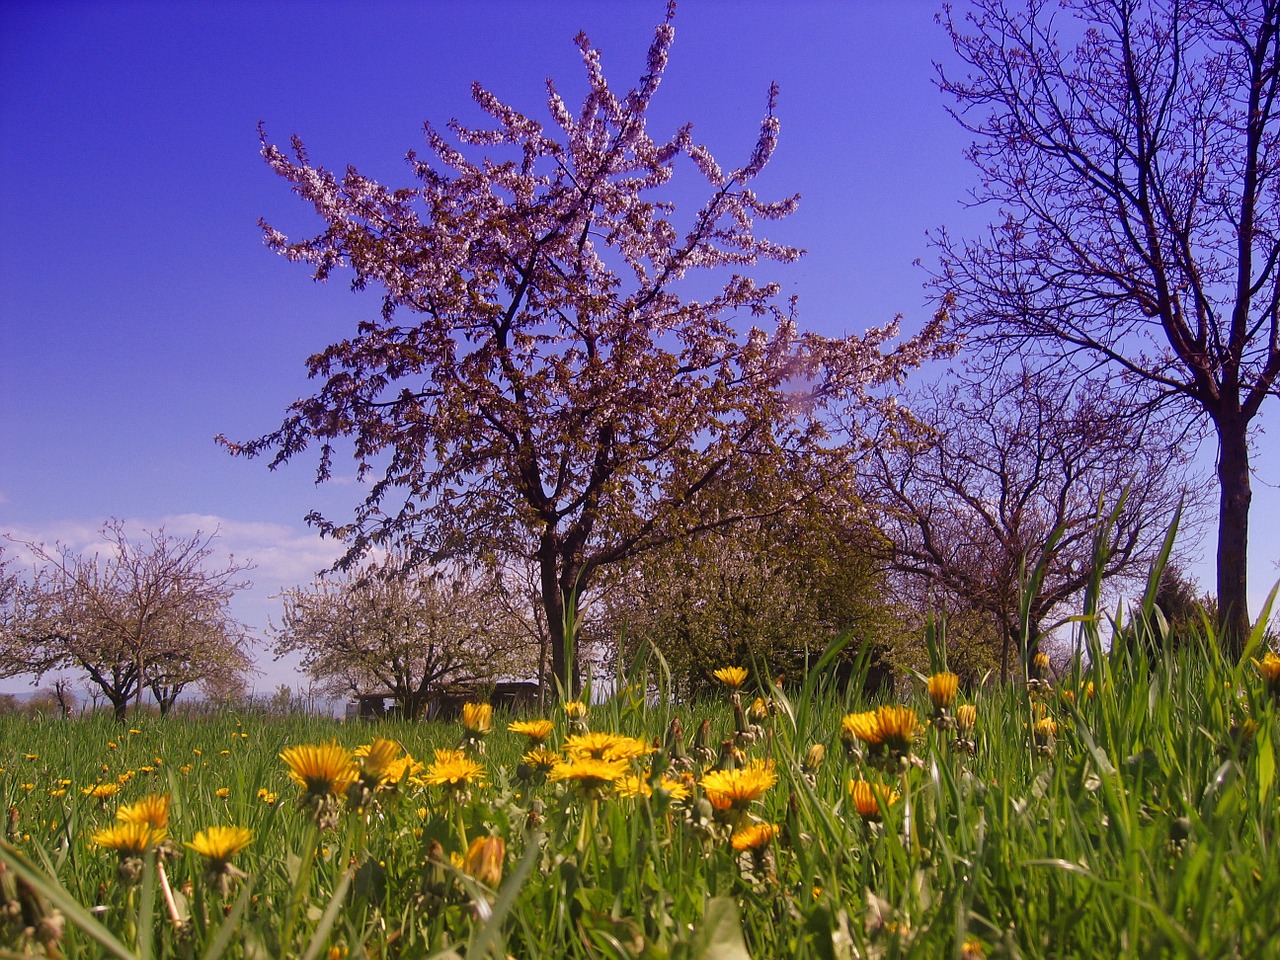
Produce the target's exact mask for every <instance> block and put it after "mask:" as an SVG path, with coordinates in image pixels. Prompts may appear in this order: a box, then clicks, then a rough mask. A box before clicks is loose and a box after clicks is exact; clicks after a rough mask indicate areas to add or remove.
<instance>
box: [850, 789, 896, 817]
mask: <svg viewBox="0 0 1280 960" xmlns="http://www.w3.org/2000/svg"><path fill="white" fill-rule="evenodd" d="M849 796H850V798H851V799H852V800H853V807H854V809H855V810H857V811H858V816H860V817H862V819H863V820H867V821H869V822H872V823H874V822H877V821H879V819H880V817H881V812H882V811H883V810H887V809H889V807H891V806H893V805H894V804H895V803H897V802H898V794H897V793H895V792H894V791H893V789H892V788H890V787H887V786H885V785H884V784H882V783H867V781H865V780H850V781H849Z"/></svg>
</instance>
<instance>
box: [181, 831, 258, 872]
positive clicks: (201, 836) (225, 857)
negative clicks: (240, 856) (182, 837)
mask: <svg viewBox="0 0 1280 960" xmlns="http://www.w3.org/2000/svg"><path fill="white" fill-rule="evenodd" d="M251 843H253V831H252V830H250V829H248V828H247V827H208V828H206V829H204V830H201V831H199V832H198V833H197V834H196V835H195V836H194V837H192V838H191V840H190V842H188V843H185V844H183V846H186V847H190V848H191V849H192V850H194V851H195V852H196V853H198V854H200V856H202V857H204V858H205V859H206V860H209V861H211V863H213V864H215V865H221V864H225V863H227V862H228V861H229V860H230V859H231V858H232V857H234V856H235V855H236V854H237V853H239V852H240V851H241V850H243V849H244V848H245V847H247V846H249V844H251Z"/></svg>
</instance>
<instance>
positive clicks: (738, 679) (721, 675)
mask: <svg viewBox="0 0 1280 960" xmlns="http://www.w3.org/2000/svg"><path fill="white" fill-rule="evenodd" d="M711 675H712V676H713V677H715V678H716V679H717V680H719V681H720V682H721V683H723V684H724V685H725V686H726V687H728V688H729V689H730V690H737V689H738V688H739V687H741V686H742V685H743V684H744V683H746V682H747V668H746V667H721V668H720V669H719V670H714V671H712V673H711Z"/></svg>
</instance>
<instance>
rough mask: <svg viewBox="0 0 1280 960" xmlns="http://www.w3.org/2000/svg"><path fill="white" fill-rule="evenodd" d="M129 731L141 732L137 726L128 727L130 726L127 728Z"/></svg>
mask: <svg viewBox="0 0 1280 960" xmlns="http://www.w3.org/2000/svg"><path fill="white" fill-rule="evenodd" d="M129 732H130V733H141V732H142V731H141V730H139V729H138V728H137V727H130V728H129Z"/></svg>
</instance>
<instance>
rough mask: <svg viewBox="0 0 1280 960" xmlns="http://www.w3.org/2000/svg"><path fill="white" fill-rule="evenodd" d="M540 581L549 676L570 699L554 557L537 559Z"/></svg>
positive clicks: (570, 680) (563, 624) (570, 688)
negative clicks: (549, 651) (545, 618)
mask: <svg viewBox="0 0 1280 960" xmlns="http://www.w3.org/2000/svg"><path fill="white" fill-rule="evenodd" d="M538 563H539V573H540V575H541V576H540V579H541V594H542V609H543V612H544V613H546V615H547V645H548V646H549V647H550V648H551V676H553V677H555V678H556V680H557V681H559V683H560V684H561V686H563V688H564V691H563V692H564V695H565V696H569V697H572V696H573V695H574V693H576V691H575V690H574V689H573V686H572V677H570V676H569V675H568V674H567V673H566V672H565V667H566V660H567V659H568V644H567V642H566V638H565V629H564V627H565V616H564V615H565V609H564V600H565V598H564V594H563V593H561V592H560V578H559V577H558V576H557V575H556V574H557V573H558V570H557V567H558V566H559V564H558V563H557V562H556V557H555V556H554V555H552V556H550V557H548V556H546V555H543V556H540V557H539V558H538Z"/></svg>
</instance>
